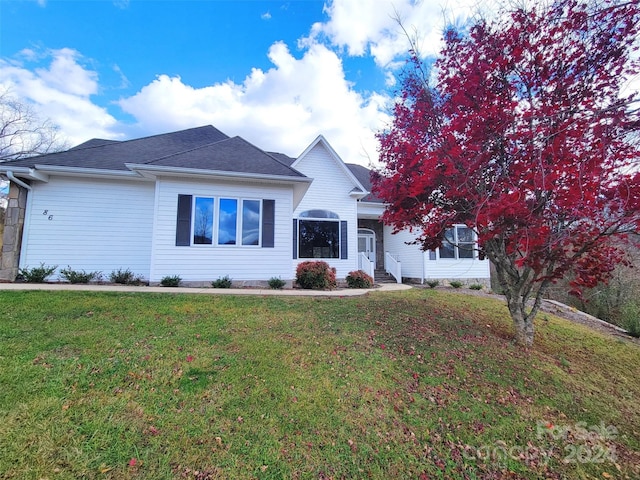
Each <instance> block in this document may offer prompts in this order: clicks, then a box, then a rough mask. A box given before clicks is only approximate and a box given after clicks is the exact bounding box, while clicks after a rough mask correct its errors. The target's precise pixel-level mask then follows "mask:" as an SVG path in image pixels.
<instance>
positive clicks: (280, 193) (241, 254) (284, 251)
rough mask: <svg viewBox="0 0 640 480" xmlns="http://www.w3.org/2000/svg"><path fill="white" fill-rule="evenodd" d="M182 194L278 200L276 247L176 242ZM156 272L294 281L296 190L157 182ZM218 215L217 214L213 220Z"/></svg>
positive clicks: (190, 277) (199, 278) (197, 278)
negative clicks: (292, 237) (293, 228)
mask: <svg viewBox="0 0 640 480" xmlns="http://www.w3.org/2000/svg"><path fill="white" fill-rule="evenodd" d="M178 195H193V196H203V197H215V198H220V197H225V198H251V199H268V200H275V238H274V245H275V246H274V248H262V247H254V246H241V245H224V246H218V245H192V246H187V247H185V246H180V247H178V246H176V244H175V241H176V217H177V206H178ZM156 198H157V203H156V212H155V213H156V217H155V218H156V221H155V224H154V235H153V239H154V240H153V253H152V266H151V277H150V280H151V281H152V282H159V281H160V280H161V279H162V278H163V277H165V276H172V275H180V277H181V278H182V280H183V281H186V282H211V281H213V280H216V279H218V278H220V277H224V276H225V275H228V276H229V277H230V278H231V280H232V281H234V282H236V283H237V282H252V281H265V280H269V279H270V278H272V277H280V278H282V279H283V280H291V279H292V278H293V276H292V274H291V272H292V268H291V265H292V247H291V236H292V225H291V210H292V199H293V189H292V187H290V186H281V185H272V184H266V183H264V184H258V183H254V184H249V183H240V182H238V183H232V182H228V181H226V182H211V181H210V182H197V181H183V180H178V179H162V180H159V181H158V183H157V192H156ZM216 220H217V219H214V222H215V221H216Z"/></svg>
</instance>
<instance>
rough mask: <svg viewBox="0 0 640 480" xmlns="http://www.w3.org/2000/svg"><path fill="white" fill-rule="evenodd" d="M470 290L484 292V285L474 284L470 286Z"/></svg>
mask: <svg viewBox="0 0 640 480" xmlns="http://www.w3.org/2000/svg"><path fill="white" fill-rule="evenodd" d="M469 288H470V289H471V290H482V285H480V284H479V283H472V284H471V285H469Z"/></svg>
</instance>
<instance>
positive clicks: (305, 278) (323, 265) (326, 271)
mask: <svg viewBox="0 0 640 480" xmlns="http://www.w3.org/2000/svg"><path fill="white" fill-rule="evenodd" d="M296 283H297V284H298V285H299V286H300V288H305V289H313V290H330V289H332V288H335V287H336V270H335V268H331V267H329V264H328V263H327V262H323V261H309V262H302V263H300V264H298V268H296Z"/></svg>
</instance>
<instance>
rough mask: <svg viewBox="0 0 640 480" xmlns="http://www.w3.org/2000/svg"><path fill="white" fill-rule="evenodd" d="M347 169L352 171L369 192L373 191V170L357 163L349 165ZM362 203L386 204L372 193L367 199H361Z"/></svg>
mask: <svg viewBox="0 0 640 480" xmlns="http://www.w3.org/2000/svg"><path fill="white" fill-rule="evenodd" d="M346 165H347V168H348V169H349V170H351V173H353V176H354V177H356V178H357V179H358V181H359V182H360V184H361V185H362V186H363V187H364V188H366V189H367V191H368V192H370V191H371V187H372V185H371V170H369V169H368V168H367V167H363V166H362V165H356V164H355V163H347V164H346ZM360 201H361V202H371V203H384V202H383V201H382V200H381V199H380V198H378V197H376V196H375V195H374V194H372V193H370V194H368V195H367V196H366V197H363V198H361V199H360Z"/></svg>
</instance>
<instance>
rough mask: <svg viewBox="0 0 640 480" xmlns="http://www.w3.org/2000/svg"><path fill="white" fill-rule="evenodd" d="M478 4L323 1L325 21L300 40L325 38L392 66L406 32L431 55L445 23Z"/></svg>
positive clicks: (405, 45) (470, 0)
mask: <svg viewBox="0 0 640 480" xmlns="http://www.w3.org/2000/svg"><path fill="white" fill-rule="evenodd" d="M485 3H486V2H485ZM478 5H479V3H478V2H477V1H476V0H457V1H456V2H455V3H454V4H450V3H448V2H443V3H438V2H433V1H415V0H394V1H391V0H380V1H377V2H375V8H372V4H371V0H333V1H331V2H330V3H329V4H328V5H325V12H326V13H327V15H328V16H329V20H328V21H327V22H324V23H316V24H314V25H313V27H312V28H311V32H310V35H309V37H308V38H306V39H303V42H302V43H303V44H305V45H308V44H309V43H313V42H315V41H319V40H322V39H327V40H328V41H329V42H331V43H332V44H333V45H335V46H338V47H340V48H344V49H346V51H347V52H348V54H349V55H352V56H362V55H371V56H372V57H373V58H374V60H375V62H376V64H377V65H378V66H380V67H383V68H391V69H393V68H395V67H396V66H397V64H396V63H395V61H397V59H398V58H399V57H405V56H406V54H407V51H408V50H409V48H410V44H409V41H408V39H407V33H408V34H409V36H410V37H412V38H413V37H416V38H417V44H418V45H417V46H418V47H419V51H420V53H421V54H422V55H424V56H426V55H434V54H436V53H438V51H439V50H440V48H441V36H442V32H443V29H444V27H445V25H446V24H450V23H453V22H460V21H465V20H466V19H467V18H468V17H469V16H470V15H472V14H475V13H477V12H478V9H479V7H478ZM487 5H488V4H487ZM485 8H488V7H485ZM398 19H400V21H401V23H402V27H403V28H404V30H405V31H406V32H405V31H403V28H402V27H401V26H400V25H399V24H398V21H397V20H398Z"/></svg>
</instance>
